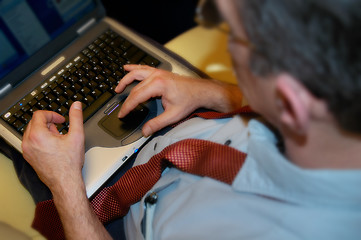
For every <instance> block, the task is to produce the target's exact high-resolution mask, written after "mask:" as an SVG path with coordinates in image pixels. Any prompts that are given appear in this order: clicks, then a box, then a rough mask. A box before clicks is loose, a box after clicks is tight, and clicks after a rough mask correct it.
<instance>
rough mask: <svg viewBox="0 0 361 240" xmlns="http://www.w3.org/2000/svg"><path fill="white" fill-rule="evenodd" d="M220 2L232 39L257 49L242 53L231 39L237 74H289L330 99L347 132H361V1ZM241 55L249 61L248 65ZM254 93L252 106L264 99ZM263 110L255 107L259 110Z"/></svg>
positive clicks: (243, 82) (328, 103)
mask: <svg viewBox="0 0 361 240" xmlns="http://www.w3.org/2000/svg"><path fill="white" fill-rule="evenodd" d="M217 3H218V6H219V8H220V10H221V12H222V13H223V16H224V18H225V19H226V21H227V22H228V23H229V25H230V26H231V32H232V33H231V34H232V35H234V36H235V38H238V37H242V38H247V39H248V41H249V42H251V43H252V45H253V46H254V47H253V48H251V49H245V48H244V49H243V50H240V47H239V46H238V47H232V45H237V42H236V41H233V42H232V40H230V51H231V54H232V55H233V58H234V61H235V65H236V66H235V67H236V69H237V68H239V65H241V67H242V65H244V66H243V67H244V68H246V67H249V69H250V70H251V74H252V75H253V76H255V77H257V78H268V79H269V78H273V77H275V76H282V75H283V76H286V75H287V76H288V77H291V78H294V79H296V80H297V81H299V82H300V83H301V85H300V86H302V87H303V86H304V87H305V89H307V90H308V91H309V92H310V93H311V94H312V96H313V97H315V99H320V100H324V102H325V104H326V106H327V108H328V110H330V112H331V113H332V115H333V116H334V118H335V119H336V121H337V122H338V123H339V124H340V126H341V127H342V128H343V129H345V130H348V131H352V132H357V133H361V124H360V122H361V104H360V102H361V45H360V42H361V31H360V29H361V1H358V0H292V1H289V0H227V1H224V0H220V1H217ZM227 8H229V9H227ZM224 13H227V14H224ZM237 22H238V23H237ZM239 54H243V55H245V56H246V57H243V59H244V60H242V59H241V58H239V57H238V56H237V55H239ZM247 55H248V56H247ZM237 58H238V60H237ZM237 72H238V77H239V78H245V77H247V73H245V72H247V70H244V71H243V72H242V71H241V72H240V71H239V70H238V71H237ZM248 76H249V74H248ZM287 76H286V77H284V78H287ZM247 84H257V83H247V81H246V80H244V79H240V85H241V88H243V87H245V90H249V89H248V88H247ZM242 85H245V86H242ZM280 85H282V83H281V84H280ZM267 87H268V86H267ZM269 87H272V86H271V85H270V86H269ZM297 87H298V86H295V88H297ZM296 91H297V90H296ZM250 94H251V96H247V94H246V96H247V97H249V98H251V99H250V103H251V105H252V98H253V100H254V101H257V100H255V98H257V97H258V98H261V99H262V95H258V96H257V93H256V92H255V93H250ZM252 94H253V96H252ZM258 101H260V100H258ZM258 105H259V104H257V103H256V104H255V106H256V108H257V106H258ZM256 110H258V109H256Z"/></svg>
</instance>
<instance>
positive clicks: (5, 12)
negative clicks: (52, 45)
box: [0, 0, 95, 85]
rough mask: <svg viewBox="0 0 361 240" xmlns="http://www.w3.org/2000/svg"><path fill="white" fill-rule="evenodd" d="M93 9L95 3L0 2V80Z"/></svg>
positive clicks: (62, 0)
mask: <svg viewBox="0 0 361 240" xmlns="http://www.w3.org/2000/svg"><path fill="white" fill-rule="evenodd" d="M94 8H95V3H94V1H92V0H0V53H1V54H0V79H2V78H3V77H4V76H5V75H7V74H8V73H9V72H11V71H12V70H13V69H14V68H16V67H17V66H18V65H20V64H21V63H23V62H24V61H26V60H27V59H28V58H29V57H30V56H32V55H33V54H34V53H36V52H37V51H38V50H39V49H41V48H42V47H43V46H44V45H46V44H47V43H49V42H50V41H51V40H52V39H54V38H56V37H57V36H59V35H60V34H61V33H62V32H64V31H65V30H66V29H67V28H68V27H69V26H71V25H72V24H74V23H75V22H76V21H77V20H78V19H80V18H82V17H83V16H84V15H85V14H87V13H89V12H91V11H92V10H93V9H94ZM0 85H1V84H0Z"/></svg>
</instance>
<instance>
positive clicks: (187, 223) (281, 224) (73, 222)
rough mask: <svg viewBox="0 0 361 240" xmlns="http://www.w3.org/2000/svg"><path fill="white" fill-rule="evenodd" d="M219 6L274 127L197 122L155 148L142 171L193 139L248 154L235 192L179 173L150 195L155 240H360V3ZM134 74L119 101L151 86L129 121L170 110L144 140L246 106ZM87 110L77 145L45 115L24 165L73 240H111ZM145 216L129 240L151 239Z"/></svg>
mask: <svg viewBox="0 0 361 240" xmlns="http://www.w3.org/2000/svg"><path fill="white" fill-rule="evenodd" d="M215 3H216V5H217V8H218V9H219V11H220V13H221V15H222V16H223V18H224V20H225V21H226V22H227V23H228V24H229V27H230V38H229V50H230V53H231V55H232V58H233V62H234V68H235V72H236V74H237V78H238V81H239V87H240V88H241V90H242V93H243V94H244V96H245V97H246V98H247V100H248V102H249V104H250V106H251V107H252V109H253V110H255V111H256V112H258V113H259V114H261V115H262V116H263V117H264V119H266V120H267V122H269V123H270V124H271V125H272V128H271V127H269V126H268V124H264V123H262V122H260V121H257V120H251V121H250V122H249V123H247V122H246V121H245V120H244V119H242V118H241V117H239V116H235V117H234V118H231V119H222V120H203V119H199V118H195V119H191V120H189V121H186V122H185V123H183V124H181V125H179V126H177V127H176V128H174V129H173V130H172V131H170V132H168V133H167V134H165V135H164V136H162V137H158V138H155V139H153V140H152V141H151V142H150V143H148V144H147V146H146V147H145V148H144V149H143V150H142V152H140V154H139V155H138V157H137V160H136V164H140V163H144V162H146V161H147V160H148V159H149V158H150V157H151V156H152V155H154V154H155V153H158V152H160V151H161V150H162V149H163V148H164V147H165V146H167V145H169V144H171V143H174V142H177V141H179V140H181V139H185V138H202V139H206V140H211V141H214V142H217V143H222V144H227V145H229V146H231V147H234V148H236V149H238V150H240V151H243V152H246V153H247V154H248V155H247V158H246V161H245V163H244V165H243V167H242V168H241V170H240V171H239V173H238V175H237V176H236V178H235V180H234V182H233V183H232V185H227V184H224V183H220V182H218V181H216V180H213V179H210V178H206V177H204V178H202V177H198V176H194V175H191V174H187V173H184V172H181V171H179V170H177V169H175V168H170V169H167V170H166V171H165V172H164V173H163V175H162V177H161V179H160V180H159V181H158V182H157V183H156V185H155V186H154V187H153V188H152V190H151V191H150V193H156V194H157V196H158V201H157V203H156V205H154V206H153V209H154V213H153V215H152V216H153V221H152V225H151V226H152V227H151V228H148V229H146V234H149V232H150V235H151V236H152V237H153V238H154V239H358V238H359V237H360V236H361V230H360V228H359V226H360V223H361V214H360V213H361V212H360V211H361V204H360V202H361V201H360V200H361V192H360V191H358V186H359V184H360V183H361V171H360V168H361V158H360V153H361V150H360V149H361V128H360V126H359V124H358V123H359V121H360V113H361V109H360V107H359V106H360V105H359V101H358V100H359V98H360V97H359V96H360V86H361V84H360V82H361V79H360V66H361V56H360V55H361V51H360V49H359V47H358V46H359V42H360V40H361V35H360V31H358V30H359V29H360V23H361V21H360V20H361V19H360V10H361V8H360V7H361V3H360V1H356V0H350V1H343V0H329V1H321V0H302V1H301V0H294V1H287V0H243V1H241V0H228V1H221V0H217V1H215ZM126 70H128V71H129V72H130V73H129V74H128V75H126V76H125V77H124V79H123V80H122V81H121V82H120V84H119V85H118V87H117V91H119V92H120V91H122V90H123V88H124V87H125V86H126V85H127V84H129V83H130V82H132V81H134V80H140V81H141V82H140V83H139V84H138V85H137V87H136V88H135V89H134V90H133V91H132V93H131V94H130V96H129V97H128V99H127V101H126V102H125V103H124V105H123V107H122V109H121V111H120V113H119V116H120V117H122V116H124V115H126V114H127V113H128V112H129V111H130V110H131V109H132V108H134V107H135V106H136V105H137V104H138V103H140V102H143V101H145V100H147V99H148V98H150V97H156V96H159V97H162V102H163V105H164V108H165V112H164V113H163V114H162V115H160V116H159V117H157V118H155V119H153V120H151V121H149V122H148V123H147V124H146V125H145V126H144V128H143V134H144V135H150V134H152V133H154V132H155V131H157V130H159V129H161V128H162V127H164V126H167V125H169V124H171V123H174V122H176V121H178V120H179V119H181V118H183V117H185V116H186V115H188V113H190V112H191V111H193V110H194V109H196V108H199V107H207V108H212V109H215V110H219V111H224V112H226V111H230V110H234V109H236V108H238V107H239V106H240V102H241V101H240V98H241V97H240V96H241V93H240V92H239V91H238V90H236V89H235V88H234V86H230V85H228V84H224V83H219V82H217V81H206V80H202V79H189V78H184V77H181V76H176V75H173V74H171V73H168V72H164V71H161V70H156V69H152V68H149V67H145V66H134V65H130V66H126ZM80 109H81V107H80V104H79V103H74V105H73V106H72V108H71V112H70V130H69V134H68V135H65V136H61V135H59V134H58V133H57V131H56V128H55V126H54V123H58V122H61V121H63V119H62V117H60V116H58V115H57V114H55V113H50V112H36V113H35V114H34V117H33V120H32V121H31V123H30V125H29V127H28V129H27V131H26V133H25V135H24V141H23V151H24V157H25V158H26V159H27V160H28V161H29V163H30V164H31V165H32V166H33V167H34V169H35V170H36V171H37V173H38V175H39V177H40V178H41V179H42V181H44V183H45V184H46V185H47V186H48V187H49V188H50V190H51V191H52V193H53V197H54V202H55V205H56V207H57V210H58V212H59V215H60V217H61V219H62V223H63V227H64V229H65V233H66V236H67V237H68V238H75V239H80V238H86V239H97V238H99V239H106V237H109V235H107V232H106V230H105V228H104V227H103V226H102V224H101V223H100V222H99V221H98V219H97V217H96V216H95V214H94V213H93V211H92V209H91V207H90V206H89V203H88V199H87V198H86V195H85V188H84V184H83V182H82V177H81V167H82V163H83V158H84V156H83V154H84V152H83V141H84V139H83V129H82V114H81V110H80ZM274 128H275V129H276V130H277V132H278V134H275V133H274V131H273V130H272V129H274ZM277 136H280V138H278V137H277ZM69 149H72V151H69ZM74 150H75V151H74ZM224 161H226V159H224ZM144 206H145V203H144V198H143V199H142V200H141V201H140V202H139V203H137V204H135V205H133V206H132V207H131V210H130V212H129V213H128V215H127V216H126V218H125V230H126V235H127V238H129V239H142V238H143V236H144V235H143V234H144V231H143V232H142V229H141V221H142V219H143V215H144V211H143V209H144ZM146 211H147V214H149V213H150V212H148V210H146Z"/></svg>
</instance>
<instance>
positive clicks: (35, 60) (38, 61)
mask: <svg viewBox="0 0 361 240" xmlns="http://www.w3.org/2000/svg"><path fill="white" fill-rule="evenodd" d="M93 3H94V4H95V7H94V9H93V10H92V11H91V12H89V13H87V14H86V15H84V16H83V17H82V18H80V19H79V20H77V21H76V22H75V23H74V24H73V25H72V26H70V27H69V28H68V29H67V30H65V31H64V32H63V33H61V34H60V35H59V36H57V37H56V38H55V39H53V40H51V41H50V42H49V43H47V44H46V45H45V46H44V47H42V48H41V49H40V50H39V51H37V52H36V53H35V54H33V55H32V56H30V57H29V58H28V59H27V60H26V61H25V62H23V63H22V64H20V65H19V66H18V67H16V68H15V69H13V70H12V71H11V72H10V73H8V74H7V75H6V76H4V77H3V78H2V79H1V80H0V90H1V89H3V88H5V87H6V86H8V85H9V84H10V85H11V88H8V90H7V91H6V92H5V93H3V94H2V95H0V99H2V98H4V97H5V96H6V94H7V93H8V92H9V91H11V90H12V89H14V88H16V87H18V86H19V85H21V83H22V82H23V81H24V80H26V78H27V77H28V76H30V75H31V73H33V72H34V71H36V70H37V69H39V68H40V67H41V66H43V65H44V64H46V63H47V62H49V60H50V59H52V57H53V56H54V55H56V54H57V53H58V52H59V51H61V50H62V49H64V48H65V47H66V46H67V45H69V44H70V43H71V42H73V41H74V40H75V39H76V38H77V37H79V35H80V34H81V33H79V29H80V28H81V27H82V26H84V25H85V24H87V23H88V22H89V21H93V22H94V23H97V22H99V21H100V20H101V19H103V18H104V17H105V16H106V12H105V8H104V7H103V5H102V4H101V1H100V0H93Z"/></svg>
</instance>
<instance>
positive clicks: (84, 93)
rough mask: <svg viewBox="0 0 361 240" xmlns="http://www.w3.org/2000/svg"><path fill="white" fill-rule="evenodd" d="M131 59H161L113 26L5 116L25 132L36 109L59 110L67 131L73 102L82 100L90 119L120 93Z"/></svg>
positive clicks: (143, 61) (154, 61) (155, 62)
mask: <svg viewBox="0 0 361 240" xmlns="http://www.w3.org/2000/svg"><path fill="white" fill-rule="evenodd" d="M129 63H132V64H144V65H149V66H153V67H157V66H158V65H159V64H160V61H159V60H157V59H156V58H154V57H152V56H150V55H149V54H147V53H146V52H144V51H143V50H141V49H139V48H138V47H136V46H135V45H133V44H132V43H131V42H129V41H128V40H126V39H124V38H123V37H121V36H119V35H118V34H117V33H115V32H113V31H112V30H107V31H105V32H104V33H103V34H101V35H100V36H99V37H98V38H97V39H96V40H95V41H93V42H92V43H91V44H89V45H88V46H87V47H86V48H85V49H83V50H82V51H81V52H80V53H79V54H78V55H77V56H76V57H74V58H73V60H72V61H70V62H68V63H66V64H65V65H64V66H63V67H62V68H60V69H61V70H60V71H59V72H58V73H57V74H54V75H53V76H51V77H50V78H49V79H47V80H46V81H44V82H43V83H41V84H40V85H39V86H37V87H36V88H35V89H33V91H31V92H30V93H29V94H28V95H26V96H25V97H24V98H23V99H22V100H21V101H19V102H17V103H16V104H15V105H14V106H12V107H11V108H10V109H9V110H8V111H6V113H5V114H3V115H2V119H3V120H5V121H6V122H8V123H9V124H10V125H11V126H12V127H13V128H14V129H15V130H16V131H17V132H19V133H20V134H23V133H24V131H25V128H26V126H27V124H28V123H29V121H30V119H31V117H32V114H33V113H34V112H35V111H37V110H50V111H55V112H57V113H59V114H61V115H63V116H64V117H65V119H66V120H65V122H64V123H63V124H59V125H58V126H57V127H58V130H59V132H60V133H62V134H66V133H67V131H68V125H69V117H68V113H69V108H70V106H71V104H72V103H73V102H74V101H81V102H82V103H83V104H82V105H83V116H84V122H85V121H86V120H88V119H89V118H90V117H91V116H92V115H93V114H94V113H95V112H96V111H98V110H99V109H100V108H101V107H102V106H104V104H105V103H107V102H108V100H109V99H110V98H112V97H113V96H114V95H115V94H116V93H115V92H114V89H115V87H116V86H117V84H118V83H119V81H120V79H121V78H122V77H123V76H124V75H125V72H124V70H123V65H124V64H129Z"/></svg>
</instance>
